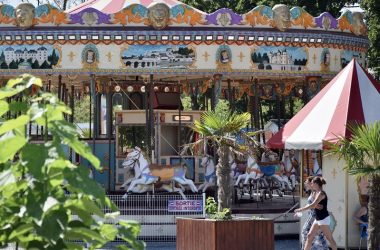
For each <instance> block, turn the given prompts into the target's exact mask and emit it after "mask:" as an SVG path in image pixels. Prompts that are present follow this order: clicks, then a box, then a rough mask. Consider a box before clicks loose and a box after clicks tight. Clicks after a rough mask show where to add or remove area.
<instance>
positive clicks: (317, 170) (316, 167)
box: [311, 152, 322, 176]
mask: <svg viewBox="0 0 380 250" xmlns="http://www.w3.org/2000/svg"><path fill="white" fill-rule="evenodd" d="M311 159H313V175H318V176H322V168H321V167H320V166H319V163H318V157H317V152H313V153H311Z"/></svg>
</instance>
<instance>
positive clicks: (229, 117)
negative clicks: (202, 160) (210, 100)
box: [191, 111, 258, 212]
mask: <svg viewBox="0 0 380 250" xmlns="http://www.w3.org/2000/svg"><path fill="white" fill-rule="evenodd" d="M249 121H250V114H249V113H243V114H236V113H232V114H231V113H229V112H221V111H219V112H218V111H217V112H215V111H206V112H205V113H203V114H202V117H201V120H200V121H195V123H194V124H193V125H192V126H191V128H192V129H193V130H194V131H195V132H197V133H198V134H200V135H201V137H202V139H200V140H198V141H197V142H195V143H193V144H192V145H193V146H194V145H197V144H200V143H203V142H204V141H209V142H212V143H213V144H214V145H215V146H216V147H217V154H218V164H217V166H216V178H217V185H218V211H219V212H222V211H223V210H224V209H225V208H230V206H231V197H232V188H231V176H230V172H231V166H230V165H229V163H228V155H229V153H230V152H231V151H232V152H244V151H245V150H246V149H245V147H244V146H242V145H239V144H237V143H236V141H235V138H234V136H235V135H237V134H239V133H242V132H241V129H242V128H244V127H246V126H247V124H248V123H249ZM247 138H248V139H249V138H251V137H247ZM253 142H254V143H255V144H256V145H258V143H256V141H254V140H253Z"/></svg>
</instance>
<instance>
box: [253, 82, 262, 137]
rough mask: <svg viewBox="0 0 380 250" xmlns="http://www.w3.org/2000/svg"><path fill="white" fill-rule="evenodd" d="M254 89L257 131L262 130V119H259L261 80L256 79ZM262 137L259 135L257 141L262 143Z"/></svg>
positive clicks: (254, 116) (254, 113)
mask: <svg viewBox="0 0 380 250" xmlns="http://www.w3.org/2000/svg"><path fill="white" fill-rule="evenodd" d="M253 84H254V85H253V87H254V90H255V92H254V102H253V105H254V106H253V119H254V120H253V121H254V125H255V130H259V129H260V117H259V113H260V112H259V80H258V79H257V78H256V79H255V80H254V82H253ZM260 138H261V136H260V135H259V134H258V135H256V140H257V141H259V142H260Z"/></svg>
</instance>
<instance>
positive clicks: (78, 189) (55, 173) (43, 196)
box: [0, 75, 144, 250]
mask: <svg viewBox="0 0 380 250" xmlns="http://www.w3.org/2000/svg"><path fill="white" fill-rule="evenodd" d="M36 86H37V87H41V86H42V83H41V80H39V79H37V78H35V77H33V76H30V75H23V76H21V77H18V78H16V79H14V80H10V81H9V82H8V84H7V85H6V86H5V87H4V88H1V89H0V116H3V115H4V114H5V113H7V112H10V113H9V114H10V116H9V117H12V118H11V119H9V120H6V121H4V122H3V123H2V124H1V125H0V218H1V220H0V246H4V245H7V244H8V243H10V242H13V243H17V244H18V246H20V247H21V248H23V249H48V250H50V249H52V250H53V249H54V250H55V249H83V244H76V243H74V242H70V240H80V241H82V242H85V243H88V244H89V249H95V248H101V247H103V246H104V245H105V244H106V243H107V242H108V241H110V240H114V239H115V238H116V237H119V238H122V239H124V240H125V242H126V243H127V245H130V246H131V247H132V248H133V249H143V247H144V243H143V242H141V241H138V240H137V239H136V238H137V235H138V234H139V232H140V227H139V224H138V223H132V222H128V223H121V224H120V225H118V226H116V225H111V224H104V223H103V221H105V220H106V219H107V215H106V214H104V212H103V208H106V209H107V210H111V211H115V213H117V210H118V209H117V207H116V206H115V204H113V203H112V202H111V200H110V199H109V198H108V197H107V196H106V195H105V192H104V189H103V188H101V187H100V185H99V184H98V183H96V182H95V181H94V180H92V179H90V178H89V177H88V175H89V171H88V169H87V168H86V167H83V166H76V165H74V164H72V163H71V162H70V161H69V160H67V153H65V152H67V146H68V147H70V148H71V149H72V150H73V151H74V152H76V153H77V154H79V155H81V156H82V157H83V158H84V159H87V160H88V161H89V162H90V163H91V164H92V165H93V166H94V167H95V168H97V169H99V166H100V162H99V160H98V159H97V158H96V157H95V156H94V155H93V154H92V152H91V149H90V147H89V146H88V145H87V144H85V143H83V142H81V141H80V140H79V139H78V134H77V132H76V129H75V127H74V126H73V125H72V124H70V123H68V122H67V121H65V120H64V114H70V113H71V111H70V109H69V108H68V107H67V106H65V104H64V103H62V102H61V101H60V100H59V99H58V98H57V96H55V95H54V94H51V93H44V92H42V91H39V92H38V93H37V92H35V91H32V87H36ZM15 97H17V100H18V101H17V102H16V101H14V100H13V98H15ZM7 101H9V103H8V102H7ZM3 118H4V117H2V119H3ZM29 123H34V124H38V125H40V126H44V129H45V131H46V132H47V130H48V131H49V134H50V135H52V138H51V140H50V141H49V140H47V139H48V138H47V137H46V138H45V142H43V143H35V142H33V143H30V142H29V138H28V137H27V135H26V133H25V132H26V131H25V127H26V125H27V124H29ZM64 189H65V190H64ZM65 191H68V192H70V194H69V195H65ZM126 243H124V244H126Z"/></svg>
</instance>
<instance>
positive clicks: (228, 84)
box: [227, 78, 233, 113]
mask: <svg viewBox="0 0 380 250" xmlns="http://www.w3.org/2000/svg"><path fill="white" fill-rule="evenodd" d="M227 89H228V104H229V105H230V111H231V113H232V112H233V110H232V108H231V107H232V98H231V97H232V89H231V79H230V78H228V79H227Z"/></svg>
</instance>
